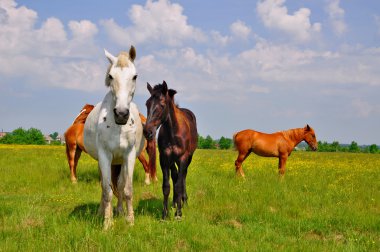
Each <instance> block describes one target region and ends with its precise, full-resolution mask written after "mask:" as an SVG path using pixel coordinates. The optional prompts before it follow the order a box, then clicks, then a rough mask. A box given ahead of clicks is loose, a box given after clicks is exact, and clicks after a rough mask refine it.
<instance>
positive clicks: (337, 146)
mask: <svg viewBox="0 0 380 252" xmlns="http://www.w3.org/2000/svg"><path fill="white" fill-rule="evenodd" d="M329 149H330V151H332V152H338V151H340V144H339V142H338V141H334V142H332V144H331V145H330V148H329Z"/></svg>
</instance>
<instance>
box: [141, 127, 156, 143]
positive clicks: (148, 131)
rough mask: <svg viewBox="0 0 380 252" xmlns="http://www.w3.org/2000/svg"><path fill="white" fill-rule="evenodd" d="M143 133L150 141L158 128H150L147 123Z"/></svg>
mask: <svg viewBox="0 0 380 252" xmlns="http://www.w3.org/2000/svg"><path fill="white" fill-rule="evenodd" d="M143 134H144V137H145V138H146V140H148V141H150V140H152V139H153V138H154V135H155V134H156V130H155V129H154V128H152V127H151V128H148V127H147V125H145V126H144V129H143Z"/></svg>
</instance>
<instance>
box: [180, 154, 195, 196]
mask: <svg viewBox="0 0 380 252" xmlns="http://www.w3.org/2000/svg"><path fill="white" fill-rule="evenodd" d="M192 159H193V155H192V154H191V155H190V156H189V165H190V163H191V160H192ZM183 175H184V176H183V195H182V201H183V204H186V203H187V199H188V197H187V192H186V176H187V169H186V171H184V174H183Z"/></svg>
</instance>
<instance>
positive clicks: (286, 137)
mask: <svg viewBox="0 0 380 252" xmlns="http://www.w3.org/2000/svg"><path fill="white" fill-rule="evenodd" d="M233 140H234V144H235V147H236V150H237V151H238V152H239V154H238V157H237V159H236V161H235V168H236V174H238V175H239V174H240V175H241V176H243V177H244V176H245V175H244V172H243V169H242V167H241V165H242V163H243V161H244V160H245V159H246V158H247V157H248V156H249V154H251V152H253V153H255V154H257V155H259V156H262V157H278V158H279V163H278V169H279V174H280V175H284V174H285V164H286V160H287V159H288V157H289V156H290V154H291V153H292V151H293V149H294V147H296V146H297V145H298V144H299V143H300V142H301V141H305V142H306V143H307V144H308V145H309V146H310V148H311V149H312V150H314V151H315V150H317V147H318V143H317V139H316V137H315V133H314V130H313V128H311V127H310V126H309V125H306V126H305V127H304V128H297V129H290V130H284V131H279V132H276V133H272V134H266V133H261V132H258V131H254V130H250V129H247V130H243V131H240V132H237V133H236V134H234V136H233Z"/></svg>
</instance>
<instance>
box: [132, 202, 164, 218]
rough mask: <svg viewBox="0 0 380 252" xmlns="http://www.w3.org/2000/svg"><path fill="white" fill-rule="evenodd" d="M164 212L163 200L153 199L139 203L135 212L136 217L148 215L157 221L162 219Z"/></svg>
mask: <svg viewBox="0 0 380 252" xmlns="http://www.w3.org/2000/svg"><path fill="white" fill-rule="evenodd" d="M161 211H162V200H160V199H158V198H156V197H151V198H149V199H143V200H140V201H139V204H138V206H137V209H136V210H135V214H136V215H148V216H152V217H153V218H155V219H161Z"/></svg>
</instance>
